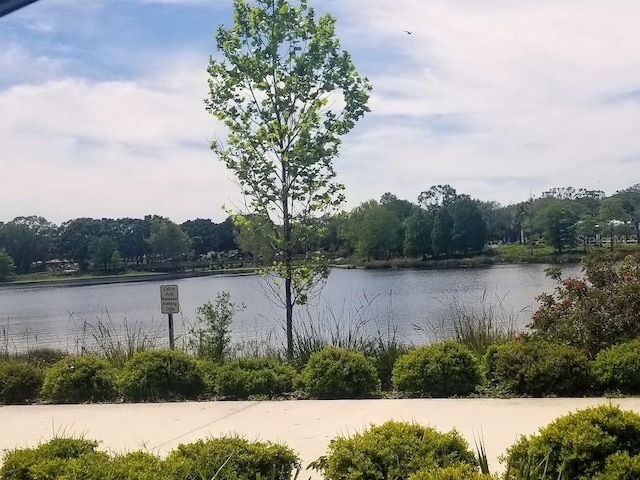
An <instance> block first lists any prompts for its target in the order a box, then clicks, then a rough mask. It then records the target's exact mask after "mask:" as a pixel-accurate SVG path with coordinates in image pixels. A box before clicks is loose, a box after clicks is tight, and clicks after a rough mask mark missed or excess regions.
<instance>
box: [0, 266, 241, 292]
mask: <svg viewBox="0 0 640 480" xmlns="http://www.w3.org/2000/svg"><path fill="white" fill-rule="evenodd" d="M253 272H254V269H243V270H207V271H204V272H180V273H148V274H141V275H120V276H113V277H108V276H105V277H93V278H92V277H82V278H64V279H53V280H27V281H17V282H7V283H0V289H11V290H18V289H25V288H38V287H84V286H88V285H110V284H115V283H141V282H153V281H156V280H158V281H162V280H179V279H181V278H197V277H210V276H214V275H223V276H232V275H233V276H236V275H254V273H253Z"/></svg>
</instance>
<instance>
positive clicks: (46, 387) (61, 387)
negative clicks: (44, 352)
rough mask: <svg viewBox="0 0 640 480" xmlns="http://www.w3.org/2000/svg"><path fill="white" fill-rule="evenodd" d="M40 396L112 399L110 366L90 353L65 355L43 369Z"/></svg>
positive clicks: (61, 400) (64, 399)
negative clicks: (44, 371)
mask: <svg viewBox="0 0 640 480" xmlns="http://www.w3.org/2000/svg"><path fill="white" fill-rule="evenodd" d="M42 395H43V396H44V397H45V398H47V399H49V400H52V401H53V402H57V403H79V402H96V401H108V400H113V399H114V398H115V397H116V395H117V391H116V387H115V382H114V374H113V368H112V367H111V366H110V365H109V364H108V363H107V362H106V361H105V360H102V359H100V358H97V357H94V356H91V355H85V356H81V357H80V356H75V355H71V356H68V357H65V358H63V359H62V360H59V361H58V362H56V363H55V364H54V365H53V366H51V367H50V368H49V369H48V370H47V371H46V373H45V378H44V384H43V385H42Z"/></svg>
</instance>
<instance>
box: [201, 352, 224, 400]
mask: <svg viewBox="0 0 640 480" xmlns="http://www.w3.org/2000/svg"><path fill="white" fill-rule="evenodd" d="M196 365H197V366H198V369H199V370H200V372H201V374H202V380H203V381H204V396H205V397H206V398H214V397H215V396H216V395H217V394H218V386H217V384H216V383H217V378H218V368H220V365H219V364H218V363H216V362H213V361H211V360H206V359H197V360H196Z"/></svg>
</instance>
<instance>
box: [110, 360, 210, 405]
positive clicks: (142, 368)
mask: <svg viewBox="0 0 640 480" xmlns="http://www.w3.org/2000/svg"><path fill="white" fill-rule="evenodd" d="M118 384H119V386H120V390H121V392H122V394H123V395H124V396H125V397H126V398H128V399H131V400H134V401H144V400H171V399H195V398H198V396H200V395H202V394H203V393H204V392H205V388H206V385H205V380H204V376H203V372H202V371H201V370H200V368H199V366H198V363H197V362H196V360H195V359H194V358H193V357H191V356H189V355H187V354H186V353H184V352H180V351H178V350H147V351H144V352H138V353H136V354H135V355H133V357H131V359H130V360H128V361H127V363H126V364H125V366H124V368H123V369H122V372H121V374H120V377H119V379H118Z"/></svg>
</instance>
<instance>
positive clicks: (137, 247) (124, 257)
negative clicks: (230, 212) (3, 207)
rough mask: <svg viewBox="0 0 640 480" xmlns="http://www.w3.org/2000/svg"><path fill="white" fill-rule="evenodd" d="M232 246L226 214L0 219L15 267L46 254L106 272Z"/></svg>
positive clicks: (0, 241) (1, 246) (26, 266)
mask: <svg viewBox="0 0 640 480" xmlns="http://www.w3.org/2000/svg"><path fill="white" fill-rule="evenodd" d="M235 248H237V246H236V243H235V240H234V234H233V226H232V222H231V219H230V218H228V219H227V220H225V221H224V222H222V223H218V224H217V223H214V222H212V221H211V220H207V219H196V220H189V221H187V222H184V223H183V224H181V225H177V224H175V223H173V222H172V221H170V220H169V219H167V218H165V217H161V216H157V215H147V216H145V218H143V219H140V218H120V219H111V218H102V219H94V218H76V219H73V220H69V221H66V222H63V223H62V224H61V225H59V226H58V225H55V224H54V223H52V222H49V221H48V220H47V219H45V218H43V217H39V216H27V217H16V218H14V219H13V220H11V221H9V222H6V223H0V251H3V250H4V252H5V256H6V257H10V259H11V261H12V263H13V265H14V266H15V270H16V272H18V273H27V272H30V271H33V270H38V269H44V268H45V262H47V261H50V260H52V259H66V260H71V261H73V262H74V263H76V264H77V265H78V268H79V269H80V271H81V272H86V271H88V270H90V269H93V270H95V271H101V272H108V271H118V270H121V269H123V268H125V266H126V265H130V264H141V263H143V262H148V261H154V260H166V259H179V258H183V257H185V256H193V255H196V256H197V255H201V254H207V253H208V252H211V251H215V252H220V251H225V250H230V249H235ZM0 262H1V260H0ZM5 263H6V259H5Z"/></svg>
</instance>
